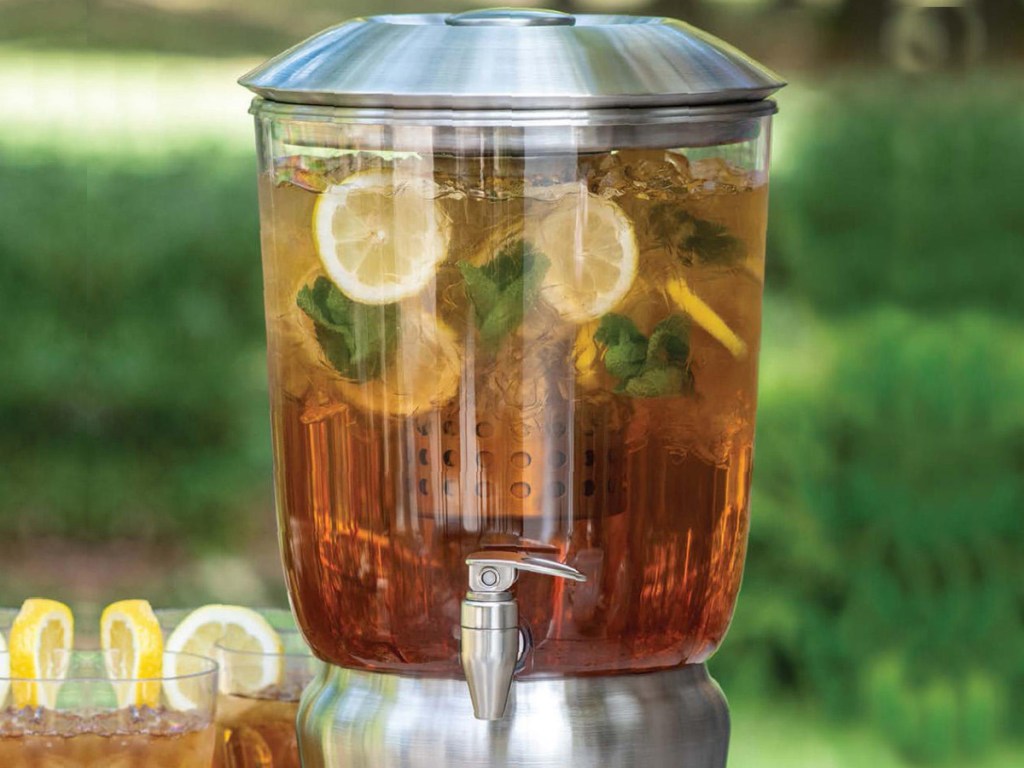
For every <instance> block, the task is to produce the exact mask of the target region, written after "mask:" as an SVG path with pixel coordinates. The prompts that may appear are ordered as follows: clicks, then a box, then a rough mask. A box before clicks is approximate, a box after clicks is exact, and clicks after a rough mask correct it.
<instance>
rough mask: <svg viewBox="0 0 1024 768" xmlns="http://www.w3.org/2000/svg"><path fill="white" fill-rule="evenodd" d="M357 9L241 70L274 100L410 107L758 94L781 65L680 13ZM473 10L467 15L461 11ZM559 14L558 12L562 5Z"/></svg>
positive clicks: (665, 102) (569, 104)
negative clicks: (541, 16)
mask: <svg viewBox="0 0 1024 768" xmlns="http://www.w3.org/2000/svg"><path fill="white" fill-rule="evenodd" d="M503 13H504V14H505V18H506V21H505V22H504V23H500V21H496V20H495V19H494V18H491V19H489V20H488V19H486V18H485V17H484V18H483V19H482V20H481V18H480V17H479V16H478V18H477V21H476V22H475V23H472V17H469V18H470V21H471V23H469V24H466V23H461V24H460V23H458V17H456V18H455V19H451V21H453V22H455V23H448V22H449V19H450V17H448V16H446V15H444V14H420V15H390V16H372V17H369V18H361V19H352V20H350V21H347V22H345V23H343V24H339V25H338V26H335V27H332V28H330V29H327V30H324V31H323V32H320V33H319V34H317V35H314V36H313V37H311V38H309V39H308V40H306V41H304V42H302V43H299V44H298V45H296V46H295V47H293V48H291V49H289V50H287V51H285V52H284V53H282V54H280V55H278V56H276V57H275V58H273V59H270V60H269V61H267V62H266V63H264V64H262V65H260V66H259V67H257V68H256V69H254V70H253V71H251V72H249V73H248V74H246V75H245V76H244V77H242V78H241V80H239V82H240V83H241V84H242V85H244V86H245V87H247V88H249V89H251V90H252V91H255V92H256V93H258V94H260V95H261V96H264V97H266V98H268V99H272V100H274V101H281V102H287V103H293V104H319V105H333V106H345V107H395V108H402V109H457V110H463V109H593V108H610V107H654V106H694V105H706V104H723V103H729V102H736V101H751V100H759V99H763V98H765V97H767V96H768V95H770V94H771V93H773V92H774V91H776V90H778V89H779V88H781V87H782V86H783V85H784V83H783V81H782V80H781V79H780V78H779V77H778V75H776V74H774V73H773V72H771V71H769V70H767V69H765V68H764V67H763V66H761V65H760V64H758V63H756V62H755V61H753V60H752V59H750V58H749V57H747V56H746V55H744V54H743V53H741V52H740V51H738V50H737V49H735V48H733V47H732V46H730V45H728V44H727V43H724V42H722V41H721V40H719V39H717V38H715V37H713V36H711V35H709V34H707V33H706V32H703V31H701V30H699V29H697V28H695V27H692V26H690V25H689V24H685V23H684V22H681V21H676V20H674V19H665V18H655V17H643V16H610V15H585V14H581V15H578V16H575V17H570V18H572V19H573V20H574V21H575V23H574V24H566V23H550V21H551V20H550V19H548V20H547V22H546V23H537V21H538V18H537V17H536V16H534V17H531V16H530V15H529V13H530V12H527V11H520V12H518V14H519V20H518V22H517V21H516V12H515V11H507V10H506V11H503ZM463 18H464V19H465V18H466V17H463ZM559 19H561V17H559Z"/></svg>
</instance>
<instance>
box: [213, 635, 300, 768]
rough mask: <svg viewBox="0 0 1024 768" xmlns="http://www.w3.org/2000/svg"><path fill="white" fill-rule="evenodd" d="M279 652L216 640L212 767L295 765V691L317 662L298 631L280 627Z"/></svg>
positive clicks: (285, 767) (297, 764)
mask: <svg viewBox="0 0 1024 768" xmlns="http://www.w3.org/2000/svg"><path fill="white" fill-rule="evenodd" d="M279 634H280V636H281V641H282V646H283V649H282V653H279V654H267V653H261V652H258V651H253V650H251V649H247V648H240V647H237V646H233V645H232V644H231V643H230V642H229V641H227V640H221V641H220V642H219V643H218V644H217V657H218V661H219V663H220V665H221V669H222V677H221V694H220V698H219V700H218V703H217V755H216V758H215V760H214V765H215V766H216V767H217V768H300V762H299V748H298V742H297V738H296V733H295V718H296V715H297V713H298V707H299V697H300V696H301V695H302V691H303V690H304V689H305V687H306V685H307V684H308V683H309V682H310V681H311V680H312V679H313V676H314V675H315V674H316V673H317V671H318V670H319V668H320V662H319V661H318V660H317V659H316V658H315V657H314V656H313V655H312V653H311V652H310V650H309V647H308V646H307V645H306V642H305V640H303V638H302V635H301V634H300V633H299V632H298V630H297V629H296V628H295V624H294V621H292V622H291V631H288V630H287V629H284V630H282V629H279Z"/></svg>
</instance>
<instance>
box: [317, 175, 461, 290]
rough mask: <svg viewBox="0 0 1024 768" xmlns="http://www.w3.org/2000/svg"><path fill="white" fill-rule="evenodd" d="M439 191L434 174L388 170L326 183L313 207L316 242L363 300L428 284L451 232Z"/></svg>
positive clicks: (334, 276) (334, 275) (328, 266)
mask: <svg viewBox="0 0 1024 768" xmlns="http://www.w3.org/2000/svg"><path fill="white" fill-rule="evenodd" d="M438 194H439V190H438V187H437V185H436V184H435V183H434V181H433V180H432V179H429V178H426V177H424V176H414V175H405V174H401V173H399V172H396V171H391V170H372V171H361V172H358V173H354V174H352V175H351V176H349V177H348V178H346V179H344V180H343V181H342V182H341V183H339V184H335V185H332V186H330V187H327V189H325V190H324V191H323V192H322V193H321V194H320V196H319V197H318V198H317V201H316V205H315V207H314V208H313V240H314V242H315V243H316V250H317V254H318V255H319V257H320V262H321V263H322V264H323V267H324V271H325V272H326V273H327V275H328V277H330V279H331V280H332V281H333V282H334V284H335V285H337V286H338V288H339V289H341V291H342V292H344V293H345V295H346V296H348V297H349V298H350V299H352V300H353V301H358V302H360V303H362V304H391V303H394V302H396V301H400V300H401V299H405V298H408V297H410V296H414V295H416V294H417V293H419V292H420V291H421V290H423V288H424V287H426V286H427V285H428V284H429V283H430V281H431V280H432V279H433V278H434V274H435V272H436V269H437V265H438V264H440V263H441V262H442V261H444V258H445V256H446V255H447V253H448V243H449V240H450V237H451V220H450V219H449V218H448V216H447V215H446V214H445V212H444V211H443V210H442V208H441V206H440V205H438V203H437V201H436V198H437V197H438Z"/></svg>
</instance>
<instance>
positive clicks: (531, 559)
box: [459, 551, 586, 720]
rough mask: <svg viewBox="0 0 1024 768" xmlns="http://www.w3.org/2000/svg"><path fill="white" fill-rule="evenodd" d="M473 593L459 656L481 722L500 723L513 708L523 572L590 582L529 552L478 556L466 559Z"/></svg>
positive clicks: (466, 610) (467, 602)
mask: <svg viewBox="0 0 1024 768" xmlns="http://www.w3.org/2000/svg"><path fill="white" fill-rule="evenodd" d="M466 564H467V565H468V566H469V590H468V591H467V592H466V599H465V600H463V601H462V620H461V622H460V624H461V638H462V647H461V650H460V652H459V658H460V660H461V662H462V670H463V672H464V673H465V675H466V683H467V685H468V686H469V696H470V698H471V699H472V700H473V713H474V714H475V715H476V718H477V719H478V720H500V719H501V718H502V717H504V715H505V709H506V708H507V707H508V699H509V693H510V692H511V690H512V678H513V676H514V675H515V671H516V663H517V662H518V661H519V657H520V654H521V647H520V646H521V644H520V638H521V633H520V630H519V606H518V604H517V603H516V601H515V598H514V597H513V596H512V593H511V592H510V591H509V590H510V589H511V587H512V585H513V584H515V582H516V579H517V578H518V577H519V571H520V570H524V571H531V572H533V573H542V574H545V575H548V576H553V577H556V578H564V579H572V580H573V581H586V577H585V576H584V575H583V574H582V573H580V572H579V571H577V570H576V569H575V568H571V567H570V566H568V565H565V564H563V563H556V562H554V561H553V560H545V559H543V558H539V557H535V556H533V555H529V554H527V553H525V552H514V551H509V552H506V551H487V552H477V553H476V554H473V555H470V556H469V557H468V558H466Z"/></svg>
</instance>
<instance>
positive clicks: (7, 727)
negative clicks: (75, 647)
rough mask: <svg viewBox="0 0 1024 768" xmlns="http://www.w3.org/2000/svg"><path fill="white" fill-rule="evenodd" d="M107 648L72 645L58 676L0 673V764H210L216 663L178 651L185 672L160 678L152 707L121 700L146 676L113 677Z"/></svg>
mask: <svg viewBox="0 0 1024 768" xmlns="http://www.w3.org/2000/svg"><path fill="white" fill-rule="evenodd" d="M103 654H104V652H100V651H72V652H70V653H69V654H68V663H67V674H66V675H65V676H64V677H61V678H59V679H58V678H54V679H49V680H26V679H12V678H3V679H0V766H3V768H208V766H209V765H210V763H211V761H212V760H213V747H214V735H215V734H214V726H213V709H214V701H215V699H214V696H215V693H216V681H217V667H216V664H214V662H213V661H211V660H209V659H203V658H201V657H192V656H189V655H187V654H179V655H177V658H178V660H179V662H182V660H184V662H183V663H179V665H178V668H179V669H181V668H187V669H188V671H187V672H183V673H181V674H179V675H176V676H174V677H170V676H167V677H163V678H159V679H158V682H157V684H158V685H159V686H160V692H159V696H158V697H155V698H154V701H153V706H148V705H141V706H136V705H125V704H122V703H121V700H122V699H123V698H124V695H125V694H126V693H127V692H128V691H129V690H134V689H136V687H137V686H138V685H139V684H140V683H141V682H143V681H139V680H125V679H111V678H110V677H109V675H108V673H107V669H106V665H105V664H104V660H103ZM171 655H173V654H168V656H171ZM153 682H154V681H153V680H152V679H150V678H147V679H146V680H145V681H144V683H145V684H146V685H149V684H151V683H153ZM150 690H153V689H150ZM26 698H27V699H28V703H26V701H25V699H26Z"/></svg>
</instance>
